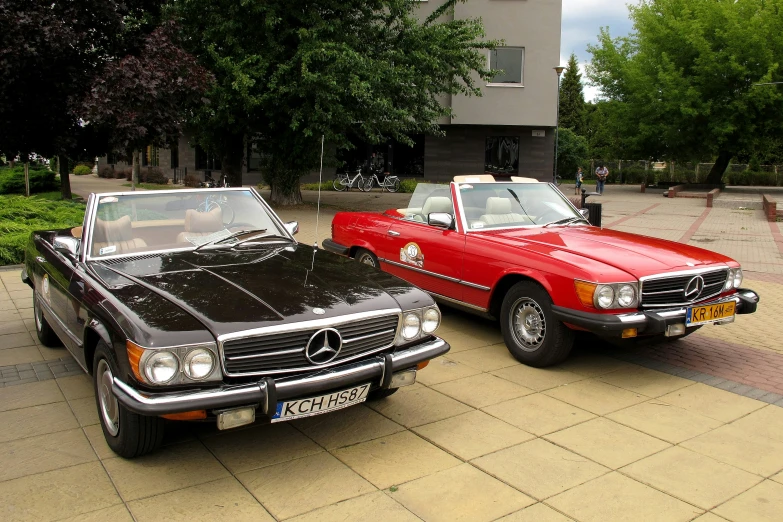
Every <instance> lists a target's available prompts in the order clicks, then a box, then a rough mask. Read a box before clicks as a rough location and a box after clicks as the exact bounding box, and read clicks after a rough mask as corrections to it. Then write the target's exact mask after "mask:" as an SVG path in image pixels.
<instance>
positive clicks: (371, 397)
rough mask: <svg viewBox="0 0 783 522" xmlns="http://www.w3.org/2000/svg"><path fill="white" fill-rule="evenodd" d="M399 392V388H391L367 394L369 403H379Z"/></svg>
mask: <svg viewBox="0 0 783 522" xmlns="http://www.w3.org/2000/svg"><path fill="white" fill-rule="evenodd" d="M397 390H399V388H390V389H388V390H383V389H380V390H375V391H371V392H370V393H368V394H367V401H368V402H373V401H379V400H381V399H385V398H386V397H389V396H390V395H394V394H395V393H397Z"/></svg>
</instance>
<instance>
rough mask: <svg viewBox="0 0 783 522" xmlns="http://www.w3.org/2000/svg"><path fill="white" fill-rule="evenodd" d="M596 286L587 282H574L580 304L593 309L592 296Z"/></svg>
mask: <svg viewBox="0 0 783 522" xmlns="http://www.w3.org/2000/svg"><path fill="white" fill-rule="evenodd" d="M597 286H598V285H597V284H595V283H588V282H587V281H574V288H575V289H576V296H577V297H578V298H579V301H581V303H582V304H583V305H584V306H586V307H588V308H595V305H594V304H593V294H594V293H595V289H596V287H597Z"/></svg>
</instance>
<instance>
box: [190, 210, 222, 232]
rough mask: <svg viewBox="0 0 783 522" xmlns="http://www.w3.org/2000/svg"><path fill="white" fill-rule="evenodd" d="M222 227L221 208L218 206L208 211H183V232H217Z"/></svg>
mask: <svg viewBox="0 0 783 522" xmlns="http://www.w3.org/2000/svg"><path fill="white" fill-rule="evenodd" d="M223 228H225V227H224V226H223V210H222V209H221V208H220V207H215V208H213V209H212V210H210V211H209V212H198V211H196V210H193V209H188V210H187V211H186V212H185V232H217V231H219V230H223Z"/></svg>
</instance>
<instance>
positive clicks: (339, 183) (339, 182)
mask: <svg viewBox="0 0 783 522" xmlns="http://www.w3.org/2000/svg"><path fill="white" fill-rule="evenodd" d="M332 187H334V190H336V191H338V192H343V191H344V190H345V185H344V184H343V177H342V176H337V177H336V178H334V181H333V182H332Z"/></svg>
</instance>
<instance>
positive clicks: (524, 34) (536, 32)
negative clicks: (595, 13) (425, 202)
mask: <svg viewBox="0 0 783 522" xmlns="http://www.w3.org/2000/svg"><path fill="white" fill-rule="evenodd" d="M443 1H444V0H422V1H421V2H420V17H421V18H422V19H424V18H426V17H427V16H429V15H430V14H431V13H432V12H434V11H435V10H436V9H437V8H438V7H439V6H440V5H442V3H443ZM562 7H563V6H562V0H468V1H467V2H465V3H458V4H457V6H456V8H455V11H454V13H453V15H449V16H453V17H455V18H458V19H459V18H481V20H482V22H483V24H484V28H485V32H486V36H487V38H488V39H496V40H503V42H504V43H503V46H502V47H499V48H498V49H496V50H494V51H488V52H487V53H486V54H487V64H488V66H489V68H490V69H492V70H498V71H499V72H498V74H497V76H495V77H494V78H493V79H492V80H491V81H489V82H481V83H480V85H481V91H482V96H481V97H466V96H461V95H460V96H453V97H452V96H448V97H446V98H444V100H443V103H444V104H448V105H449V106H451V108H452V109H453V112H454V116H453V117H452V118H448V119H444V120H443V121H440V122H439V123H440V125H441V128H442V129H443V130H444V132H445V136H444V137H434V136H412V138H413V140H414V142H415V143H416V145H415V146H414V147H408V146H407V145H403V144H399V143H393V142H390V143H387V144H383V145H380V146H378V145H375V146H359V147H358V148H357V150H356V151H355V152H354V153H353V156H352V157H350V158H344V159H346V160H347V161H348V162H349V164H350V163H353V164H356V163H362V162H363V161H364V159H366V158H367V157H369V156H370V154H371V153H372V152H376V153H379V154H382V155H383V157H384V160H385V164H386V166H387V170H389V171H390V172H393V173H395V174H398V175H401V176H415V177H424V178H425V179H431V180H450V179H451V178H452V177H453V176H455V175H458V174H480V173H485V172H487V173H494V174H500V175H520V176H527V177H534V178H538V179H542V180H550V179H551V178H552V172H553V167H554V146H555V125H556V120H557V81H558V79H557V74H556V72H555V71H554V67H555V66H557V65H559V62H560V26H561V15H562ZM476 79H477V81H478V77H477V78H476ZM144 156H145V160H144V161H143V162H142V163H146V164H149V165H155V166H158V167H160V168H161V169H162V170H163V171H164V172H165V173H166V174H167V175H169V176H171V177H173V175H174V169H180V170H179V171H178V172H179V173H182V172H184V170H185V169H187V172H188V173H189V174H195V175H196V176H199V177H202V178H203V175H204V172H205V171H207V172H208V171H210V170H219V169H220V165H219V161H216V159H215V158H210V157H209V155H208V154H206V153H204V151H202V150H200V149H199V148H198V147H194V146H192V145H191V144H190V143H189V142H188V139H187V137H183V138H181V139H180V141H179V145H178V147H177V148H176V149H173V150H167V149H159V150H158V149H153V148H149V149H148V150H147V151H146V153H145V154H144ZM101 161H102V162H104V163H105V162H106V158H101ZM245 169H246V171H247V174H246V175H245V176H244V178H243V179H244V180H245V183H256V182H258V181H260V171H259V170H258V169H259V162H258V156H257V155H256V154H254V153H253V151H252V150H251V149H250V148H249V149H248V159H247V161H246V166H245ZM332 174H333V170H332V171H330V172H325V173H324V175H325V176H329V177H330V178H331V176H332ZM311 177H312V176H311Z"/></svg>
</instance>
